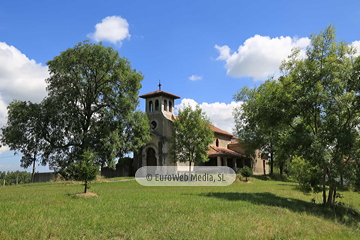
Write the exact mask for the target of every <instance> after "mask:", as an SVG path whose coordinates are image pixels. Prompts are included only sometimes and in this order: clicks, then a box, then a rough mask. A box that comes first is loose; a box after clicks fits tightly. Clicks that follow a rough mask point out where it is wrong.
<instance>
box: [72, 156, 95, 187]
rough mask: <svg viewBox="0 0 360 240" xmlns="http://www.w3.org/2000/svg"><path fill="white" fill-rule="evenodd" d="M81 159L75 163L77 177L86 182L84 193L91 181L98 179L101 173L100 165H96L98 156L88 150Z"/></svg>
mask: <svg viewBox="0 0 360 240" xmlns="http://www.w3.org/2000/svg"><path fill="white" fill-rule="evenodd" d="M81 157H82V158H81V160H80V161H78V162H77V163H76V164H75V168H76V179H77V180H79V181H83V182H84V193H86V191H87V189H89V188H90V187H89V186H88V184H89V182H90V181H92V180H94V179H96V176H97V175H98V173H99V166H97V165H96V158H97V156H96V155H95V154H94V153H93V152H91V151H89V150H87V151H85V152H84V154H83V155H82V156H81Z"/></svg>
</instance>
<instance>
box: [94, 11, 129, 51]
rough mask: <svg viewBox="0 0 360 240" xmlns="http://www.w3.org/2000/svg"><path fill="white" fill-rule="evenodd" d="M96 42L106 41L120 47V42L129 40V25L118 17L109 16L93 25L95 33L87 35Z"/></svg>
mask: <svg viewBox="0 0 360 240" xmlns="http://www.w3.org/2000/svg"><path fill="white" fill-rule="evenodd" d="M87 36H88V37H89V38H92V39H94V40H95V41H97V42H100V41H106V42H110V43H113V44H115V45H119V46H121V41H122V40H124V39H126V38H130V36H131V35H130V34H129V23H128V22H127V21H126V19H125V18H122V17H120V16H109V17H106V18H104V19H103V20H101V23H98V24H96V25H95V32H94V33H89V34H88V35H87Z"/></svg>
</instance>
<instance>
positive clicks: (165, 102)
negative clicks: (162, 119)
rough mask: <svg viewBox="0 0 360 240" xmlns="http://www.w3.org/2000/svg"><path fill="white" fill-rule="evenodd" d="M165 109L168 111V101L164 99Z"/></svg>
mask: <svg viewBox="0 0 360 240" xmlns="http://www.w3.org/2000/svg"><path fill="white" fill-rule="evenodd" d="M164 111H167V101H166V100H164Z"/></svg>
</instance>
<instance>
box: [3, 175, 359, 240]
mask: <svg viewBox="0 0 360 240" xmlns="http://www.w3.org/2000/svg"><path fill="white" fill-rule="evenodd" d="M116 180H120V179H116ZM250 180H251V181H252V182H253V183H244V182H237V183H234V184H232V185H230V186H227V187H144V186H141V185H139V184H138V183H137V182H136V181H124V182H121V181H116V182H98V183H93V184H91V189H90V190H89V191H90V192H93V193H96V194H98V197H92V198H83V197H77V196H75V194H76V193H80V192H82V191H83V186H82V185H78V184H65V183H47V184H28V185H18V186H7V187H0V239H360V222H359V221H360V217H359V216H358V214H357V213H356V211H358V212H360V195H359V194H357V193H353V192H342V194H343V195H344V198H343V199H342V200H341V201H342V202H344V203H345V204H346V206H347V207H346V208H338V210H337V211H334V210H327V209H323V208H322V207H321V206H319V205H317V204H314V203H311V201H312V199H313V198H314V199H315V200H316V202H317V203H318V202H320V201H321V195H320V194H316V195H315V194H309V195H304V194H303V193H301V192H300V191H298V190H297V189H296V183H293V182H282V181H270V180H268V181H264V180H260V179H255V178H251V179H250ZM349 206H350V208H348V207H349Z"/></svg>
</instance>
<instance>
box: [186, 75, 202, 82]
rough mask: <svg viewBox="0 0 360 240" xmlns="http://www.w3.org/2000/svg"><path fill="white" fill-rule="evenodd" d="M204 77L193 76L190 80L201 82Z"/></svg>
mask: <svg viewBox="0 0 360 240" xmlns="http://www.w3.org/2000/svg"><path fill="white" fill-rule="evenodd" d="M202 78H203V77H202V76H198V75H191V76H190V77H189V80H191V81H196V80H201V79H202Z"/></svg>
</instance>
